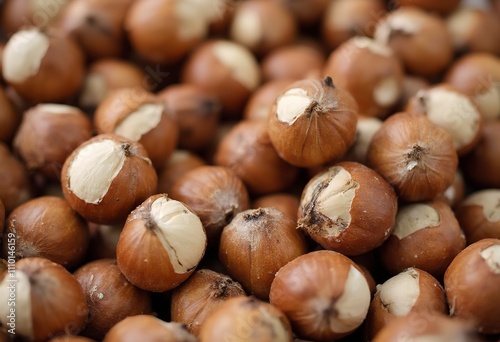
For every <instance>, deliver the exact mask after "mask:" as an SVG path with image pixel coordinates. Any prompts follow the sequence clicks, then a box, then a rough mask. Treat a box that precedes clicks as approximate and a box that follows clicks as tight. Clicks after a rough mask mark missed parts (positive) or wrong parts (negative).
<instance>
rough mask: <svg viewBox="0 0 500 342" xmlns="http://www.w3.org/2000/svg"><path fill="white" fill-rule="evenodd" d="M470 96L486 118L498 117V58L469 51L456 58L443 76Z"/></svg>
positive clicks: (499, 99)
mask: <svg viewBox="0 0 500 342" xmlns="http://www.w3.org/2000/svg"><path fill="white" fill-rule="evenodd" d="M444 81H445V82H446V83H449V84H451V85H452V86H454V87H455V88H456V89H458V90H460V91H461V92H463V93H465V94H467V95H469V96H471V97H472V98H473V99H474V101H475V102H476V104H477V106H478V107H479V109H480V110H481V113H482V114H483V118H484V119H486V120H492V119H493V120H495V119H498V118H500V59H498V57H497V56H494V55H492V54H488V53H470V54H467V55H465V56H463V57H461V58H459V59H457V60H456V61H455V62H454V63H453V64H452V65H451V67H450V69H449V70H448V72H447V73H446V75H445V77H444Z"/></svg>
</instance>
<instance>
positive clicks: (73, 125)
mask: <svg viewBox="0 0 500 342" xmlns="http://www.w3.org/2000/svg"><path fill="white" fill-rule="evenodd" d="M47 106H50V105H47ZM47 106H46V105H38V106H35V107H33V108H31V109H29V110H28V111H27V112H25V113H24V115H23V120H22V122H21V125H20V126H19V129H18V130H17V132H16V135H15V137H14V141H13V146H14V150H15V151H16V152H17V154H18V155H19V156H20V157H21V158H22V159H23V160H24V162H25V164H26V166H27V168H28V170H35V171H40V172H41V173H42V174H43V175H44V176H45V177H47V178H49V179H53V180H59V179H60V177H61V168H62V165H63V164H64V161H65V160H66V158H67V157H68V156H69V155H70V154H71V152H73V150H74V149H75V148H77V147H78V146H79V145H80V144H82V143H84V142H85V141H86V140H88V139H90V138H91V137H92V130H93V127H92V123H91V122H90V119H89V118H88V117H87V116H86V115H85V113H83V112H82V111H81V110H79V109H78V108H76V107H68V108H63V109H64V110H65V113H55V112H52V111H51V110H50V108H48V107H47Z"/></svg>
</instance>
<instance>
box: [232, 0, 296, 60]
mask: <svg viewBox="0 0 500 342" xmlns="http://www.w3.org/2000/svg"><path fill="white" fill-rule="evenodd" d="M229 36H230V38H231V39H232V40H233V41H234V42H236V43H239V44H242V45H243V46H246V47H247V48H249V49H250V50H251V51H252V52H254V53H256V54H257V55H265V54H267V53H269V52H270V51H273V50H275V49H276V48H278V47H281V46H284V45H286V44H289V43H291V42H293V40H294V39H295V37H296V36H297V22H296V21H295V18H294V16H293V14H292V12H290V11H289V10H288V8H286V7H285V6H284V5H283V4H281V3H280V2H278V1H267V0H250V1H244V2H242V3H241V4H240V5H239V6H238V7H236V9H235V11H234V14H233V20H232V22H231V26H230V28H229Z"/></svg>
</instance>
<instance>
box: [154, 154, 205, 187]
mask: <svg viewBox="0 0 500 342" xmlns="http://www.w3.org/2000/svg"><path fill="white" fill-rule="evenodd" d="M204 165H207V163H206V162H205V160H203V159H202V158H201V157H199V156H198V155H196V154H195V153H193V152H190V151H187V150H175V151H174V152H173V153H172V155H171V156H170V158H168V160H167V162H166V163H165V164H164V165H163V167H162V169H161V171H160V173H159V174H158V188H157V190H156V192H157V193H159V194H162V193H165V194H169V193H171V192H172V187H173V185H174V184H175V182H176V181H177V180H178V179H179V178H181V177H182V176H184V174H186V173H188V172H189V171H191V170H194V169H196V168H197V167H199V166H204Z"/></svg>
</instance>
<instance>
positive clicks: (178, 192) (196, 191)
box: [171, 166, 250, 246]
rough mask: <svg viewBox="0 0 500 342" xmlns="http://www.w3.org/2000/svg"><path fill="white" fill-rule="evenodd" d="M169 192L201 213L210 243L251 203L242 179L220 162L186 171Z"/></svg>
mask: <svg viewBox="0 0 500 342" xmlns="http://www.w3.org/2000/svg"><path fill="white" fill-rule="evenodd" d="M171 196H172V198H174V199H176V200H178V201H181V202H183V203H186V205H187V206H189V208H191V210H193V212H194V213H196V214H197V215H198V216H199V217H200V219H201V222H203V227H204V228H205V231H206V233H207V236H208V241H209V244H210V245H213V246H217V243H218V241H219V237H220V233H221V231H222V228H224V227H225V226H226V225H228V224H229V222H231V220H232V219H233V218H234V217H235V216H236V215H237V214H238V213H240V212H242V211H244V210H247V209H248V208H249V205H250V204H249V197H248V192H247V189H246V187H245V185H244V184H243V182H242V181H241V179H240V178H239V177H237V176H236V175H235V174H234V173H233V172H232V171H231V170H229V169H228V168H226V167H222V166H201V167H197V168H196V169H194V170H191V171H189V172H187V173H186V174H185V175H184V176H182V177H181V178H180V179H178V180H177V182H175V183H174V185H173V187H172V192H171Z"/></svg>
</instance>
